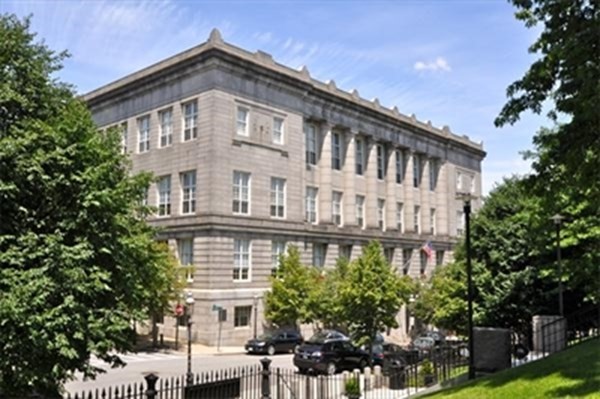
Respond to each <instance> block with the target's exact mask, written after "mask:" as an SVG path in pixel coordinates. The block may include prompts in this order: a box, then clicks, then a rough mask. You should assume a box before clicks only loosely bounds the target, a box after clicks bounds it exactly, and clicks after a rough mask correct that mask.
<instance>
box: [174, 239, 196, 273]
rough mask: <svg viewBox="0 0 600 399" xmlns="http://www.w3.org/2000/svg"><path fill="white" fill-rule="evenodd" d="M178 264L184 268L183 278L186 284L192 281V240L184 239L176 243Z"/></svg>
mask: <svg viewBox="0 0 600 399" xmlns="http://www.w3.org/2000/svg"><path fill="white" fill-rule="evenodd" d="M177 252H178V255H179V264H180V265H181V266H184V267H186V268H187V269H186V273H185V277H186V280H187V281H188V282H191V281H193V280H194V271H193V265H194V239H193V238H184V239H180V240H178V241H177Z"/></svg>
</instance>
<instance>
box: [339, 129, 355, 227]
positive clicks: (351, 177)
mask: <svg viewBox="0 0 600 399" xmlns="http://www.w3.org/2000/svg"><path fill="white" fill-rule="evenodd" d="M344 141H345V142H344V148H345V150H346V157H345V160H344V169H343V171H342V172H343V176H344V199H343V201H344V211H343V213H344V215H343V218H344V225H346V226H356V187H355V183H356V176H355V175H356V171H355V168H356V165H355V164H356V132H350V133H348V134H346V135H345V140H344Z"/></svg>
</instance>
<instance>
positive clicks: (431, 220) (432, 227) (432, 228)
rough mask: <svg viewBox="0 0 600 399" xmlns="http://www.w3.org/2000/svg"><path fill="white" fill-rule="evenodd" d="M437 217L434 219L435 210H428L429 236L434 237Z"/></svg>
mask: <svg viewBox="0 0 600 399" xmlns="http://www.w3.org/2000/svg"><path fill="white" fill-rule="evenodd" d="M436 219H437V217H436V211H435V208H430V209H429V225H430V226H429V231H430V233H431V234H433V235H436V234H437V221H436Z"/></svg>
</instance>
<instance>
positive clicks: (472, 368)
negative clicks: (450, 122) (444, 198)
mask: <svg viewBox="0 0 600 399" xmlns="http://www.w3.org/2000/svg"><path fill="white" fill-rule="evenodd" d="M457 198H458V199H461V200H463V201H464V205H463V211H464V213H465V234H466V236H465V247H466V248H465V249H466V252H467V304H468V310H467V315H468V325H467V328H468V330H469V379H470V380H472V379H474V378H475V345H474V342H473V268H472V265H471V200H472V199H474V198H475V197H474V196H472V195H471V194H469V193H465V194H458V195H457Z"/></svg>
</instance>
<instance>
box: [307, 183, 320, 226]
mask: <svg viewBox="0 0 600 399" xmlns="http://www.w3.org/2000/svg"><path fill="white" fill-rule="evenodd" d="M318 198H319V189H318V188H316V187H311V186H307V187H306V197H305V205H304V206H305V218H306V221H307V222H309V223H312V224H317V223H318V221H319V214H318V208H317V200H318Z"/></svg>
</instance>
